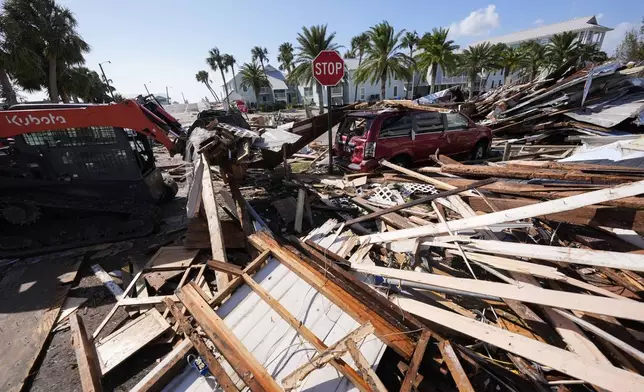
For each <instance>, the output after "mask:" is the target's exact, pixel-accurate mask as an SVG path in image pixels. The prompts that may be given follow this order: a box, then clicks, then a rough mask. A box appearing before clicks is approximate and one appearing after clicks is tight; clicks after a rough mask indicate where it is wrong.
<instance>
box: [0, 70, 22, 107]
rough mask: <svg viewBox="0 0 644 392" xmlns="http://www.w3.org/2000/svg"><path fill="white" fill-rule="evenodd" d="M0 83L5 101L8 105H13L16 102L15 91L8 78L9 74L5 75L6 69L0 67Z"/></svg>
mask: <svg viewBox="0 0 644 392" xmlns="http://www.w3.org/2000/svg"><path fill="white" fill-rule="evenodd" d="M0 85H1V86H2V92H3V93H4V98H5V102H6V103H8V104H9V105H15V104H17V103H18V99H17V98H16V92H15V91H14V89H13V86H12V85H11V80H9V75H7V70H5V69H4V68H0Z"/></svg>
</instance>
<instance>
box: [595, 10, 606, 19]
mask: <svg viewBox="0 0 644 392" xmlns="http://www.w3.org/2000/svg"><path fill="white" fill-rule="evenodd" d="M603 17H604V14H602V13H601V12H600V13H598V14H597V15H595V18H596V19H597V20H600V19H601V18H603Z"/></svg>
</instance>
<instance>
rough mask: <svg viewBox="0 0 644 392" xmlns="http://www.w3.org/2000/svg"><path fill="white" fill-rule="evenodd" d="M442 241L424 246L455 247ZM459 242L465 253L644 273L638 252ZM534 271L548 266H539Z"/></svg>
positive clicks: (424, 243)
mask: <svg viewBox="0 0 644 392" xmlns="http://www.w3.org/2000/svg"><path fill="white" fill-rule="evenodd" d="M439 239H440V237H438V238H436V239H435V240H434V241H429V242H423V243H422V245H430V246H446V247H454V245H451V244H445V243H440V242H438V241H437V240H439ZM459 242H460V243H461V246H462V247H463V250H467V251H470V252H483V253H491V254H495V255H506V256H514V257H526V258H530V259H538V260H548V261H555V262H560V263H570V264H583V265H591V266H595V267H608V268H617V269H625V270H630V271H639V272H644V255H642V254H637V253H620V252H610V251H606V250H594V249H581V248H565V247H559V246H548V245H536V244H522V243H515V242H504V241H486V240H466V241H459ZM534 268H548V267H545V266H540V265H535V266H534ZM518 272H521V271H518Z"/></svg>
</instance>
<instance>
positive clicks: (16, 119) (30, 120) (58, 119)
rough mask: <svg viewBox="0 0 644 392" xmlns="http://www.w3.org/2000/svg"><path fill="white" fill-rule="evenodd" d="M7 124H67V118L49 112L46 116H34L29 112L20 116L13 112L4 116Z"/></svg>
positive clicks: (20, 125)
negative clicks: (10, 115) (11, 114)
mask: <svg viewBox="0 0 644 392" xmlns="http://www.w3.org/2000/svg"><path fill="white" fill-rule="evenodd" d="M5 118H6V119H7V122H8V123H9V124H13V125H17V126H19V127H22V126H25V127H26V126H28V125H40V124H43V125H53V124H67V120H65V117H63V116H54V115H53V114H49V115H47V116H34V115H33V114H30V115H28V116H20V115H17V114H14V115H13V116H12V117H9V116H5Z"/></svg>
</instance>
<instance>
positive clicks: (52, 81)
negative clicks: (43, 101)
mask: <svg viewBox="0 0 644 392" xmlns="http://www.w3.org/2000/svg"><path fill="white" fill-rule="evenodd" d="M49 100H50V101H51V102H54V103H55V102H58V85H57V84H56V58H55V57H52V56H50V57H49Z"/></svg>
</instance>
